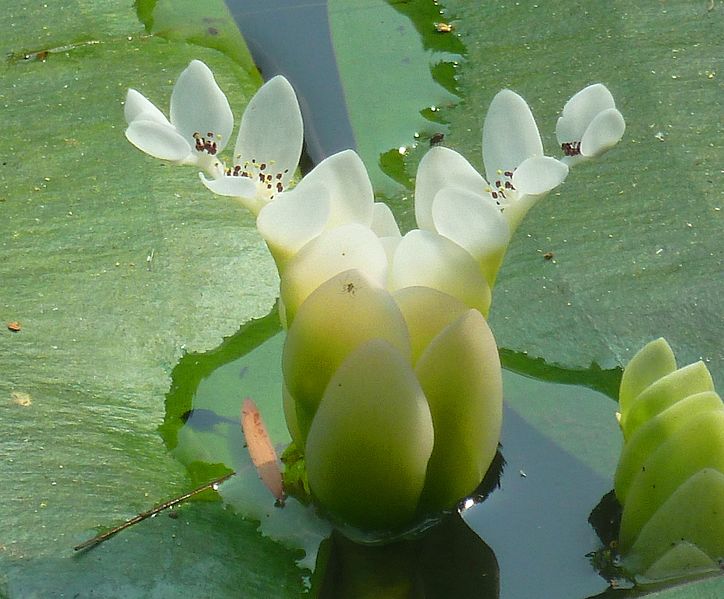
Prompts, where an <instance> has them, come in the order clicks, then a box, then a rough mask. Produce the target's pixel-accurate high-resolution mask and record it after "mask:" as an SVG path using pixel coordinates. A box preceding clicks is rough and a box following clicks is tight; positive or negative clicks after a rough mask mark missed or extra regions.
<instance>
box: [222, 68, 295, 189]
mask: <svg viewBox="0 0 724 599" xmlns="http://www.w3.org/2000/svg"><path fill="white" fill-rule="evenodd" d="M302 136H303V125H302V113H301V111H300V110H299V102H298V101H297V96H296V94H295V93H294V89H293V88H292V86H291V84H290V83H289V81H287V80H286V79H285V78H284V77H282V76H281V75H277V76H276V77H273V78H272V79H270V80H269V81H267V82H266V83H265V84H264V85H262V86H261V88H259V91H257V92H256V94H254V97H253V98H252V99H251V100H250V101H249V104H248V105H247V107H246V110H244V114H243V116H242V118H241V126H240V128H239V136H238V137H237V138H236V147H235V149H234V157H235V161H236V162H237V163H238V164H241V165H243V164H245V163H246V162H251V161H252V160H254V161H256V163H257V164H262V163H264V164H267V165H269V170H271V171H272V172H274V173H281V175H282V179H281V181H282V183H283V184H284V185H285V186H286V183H287V182H288V181H289V180H290V179H291V177H292V176H293V175H294V171H295V170H296V169H297V165H298V164H299V156H300V155H301V153H302Z"/></svg>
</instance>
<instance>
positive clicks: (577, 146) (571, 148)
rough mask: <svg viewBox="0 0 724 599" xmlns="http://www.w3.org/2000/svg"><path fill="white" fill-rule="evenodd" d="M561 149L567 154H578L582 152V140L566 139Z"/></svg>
mask: <svg viewBox="0 0 724 599" xmlns="http://www.w3.org/2000/svg"><path fill="white" fill-rule="evenodd" d="M561 150H563V153H564V154H565V155H566V156H578V155H579V154H580V153H581V142H580V141H566V142H563V143H562V144H561Z"/></svg>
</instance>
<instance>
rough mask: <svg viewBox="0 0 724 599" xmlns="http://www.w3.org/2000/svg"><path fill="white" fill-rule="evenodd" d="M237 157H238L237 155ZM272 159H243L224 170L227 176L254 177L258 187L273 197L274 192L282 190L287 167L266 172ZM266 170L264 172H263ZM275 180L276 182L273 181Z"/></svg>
mask: <svg viewBox="0 0 724 599" xmlns="http://www.w3.org/2000/svg"><path fill="white" fill-rule="evenodd" d="M237 158H238V157H237ZM273 164H274V161H271V162H268V163H267V162H257V161H256V158H252V159H251V160H247V161H245V162H244V163H243V164H236V165H234V167H233V168H227V169H226V170H225V171H224V172H225V174H226V175H227V176H229V177H248V178H249V179H256V180H257V181H258V186H259V189H260V190H261V191H262V192H263V193H265V194H268V199H269V200H272V199H274V195H275V193H282V192H283V191H284V183H283V179H284V175H286V174H287V173H288V172H289V169H284V171H277V172H273V171H272V172H268V171H267V169H268V168H269V167H271V166H273ZM265 171H266V172H265ZM275 181H276V183H274V182H275Z"/></svg>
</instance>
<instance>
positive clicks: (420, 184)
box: [415, 146, 488, 231]
mask: <svg viewBox="0 0 724 599" xmlns="http://www.w3.org/2000/svg"><path fill="white" fill-rule="evenodd" d="M487 186H488V184H487V182H486V181H485V179H483V177H482V175H480V173H478V171H476V170H475V168H473V166H472V165H471V164H470V163H469V162H468V161H467V160H466V159H465V158H464V157H463V156H462V155H460V154H458V153H457V152H456V151H455V150H451V149H449V148H444V147H442V146H438V147H435V148H431V149H430V150H429V151H428V152H427V153H426V154H425V155H424V156H423V157H422V160H421V161H420V164H419V166H418V167H417V178H416V180H415V219H416V220H417V226H418V227H419V228H420V229H426V230H428V231H434V230H435V225H434V223H433V218H432V202H433V200H434V199H435V195H436V194H437V192H438V191H440V190H441V189H443V188H444V187H459V188H462V189H467V190H469V191H472V192H476V193H482V192H483V190H484V189H485V188H486V187H487Z"/></svg>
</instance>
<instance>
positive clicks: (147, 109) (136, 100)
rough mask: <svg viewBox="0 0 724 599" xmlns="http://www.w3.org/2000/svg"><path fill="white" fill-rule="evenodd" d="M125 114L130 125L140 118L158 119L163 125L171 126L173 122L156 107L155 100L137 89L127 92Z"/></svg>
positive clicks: (143, 119) (147, 119)
mask: <svg viewBox="0 0 724 599" xmlns="http://www.w3.org/2000/svg"><path fill="white" fill-rule="evenodd" d="M123 116H124V117H125V118H126V122H127V123H128V124H129V125H130V124H131V123H132V122H133V121H135V120H137V119H138V120H142V121H156V122H157V123H159V124H161V125H167V126H169V127H170V126H171V123H169V122H168V119H167V118H166V117H165V116H164V114H163V113H162V112H161V111H160V110H159V109H158V108H156V106H155V105H154V104H153V102H151V101H150V100H149V99H148V98H146V96H144V95H143V94H141V93H140V92H137V91H136V90H135V89H129V90H128V92H127V93H126V101H125V103H124V106H123Z"/></svg>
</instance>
